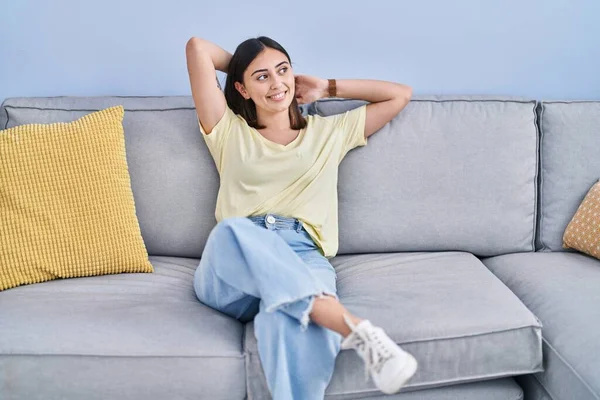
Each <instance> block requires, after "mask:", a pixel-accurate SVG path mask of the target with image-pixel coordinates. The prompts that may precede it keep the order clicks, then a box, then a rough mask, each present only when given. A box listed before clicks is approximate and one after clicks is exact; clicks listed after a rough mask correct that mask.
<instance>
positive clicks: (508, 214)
mask: <svg viewBox="0 0 600 400" xmlns="http://www.w3.org/2000/svg"><path fill="white" fill-rule="evenodd" d="M360 104H364V102H357V101H353V100H335V99H334V100H331V99H326V100H320V101H319V102H317V103H315V104H313V105H312V106H311V107H310V108H305V109H304V112H305V113H306V111H307V109H308V110H309V112H311V113H312V112H315V113H319V114H321V115H332V114H336V113H339V112H343V111H346V110H348V109H351V108H354V107H356V106H358V105H360ZM114 105H123V107H124V108H125V117H124V120H123V125H124V129H125V142H126V148H127V162H128V165H129V171H130V175H131V184H132V190H133V193H134V198H135V204H136V212H137V215H138V219H139V222H140V228H141V231H142V236H143V237H144V241H145V243H146V247H147V249H148V252H149V254H151V255H164V256H179V257H193V258H198V257H200V255H201V254H202V250H203V248H204V243H205V242H206V239H207V238H208V234H209V233H210V230H211V229H212V228H213V227H214V225H215V224H216V221H215V218H214V209H215V203H216V195H217V190H218V184H219V177H218V174H217V172H216V169H215V167H214V164H213V161H212V159H211V157H210V154H209V153H208V151H207V149H206V145H205V144H204V142H203V140H202V137H201V133H200V130H199V128H198V125H197V119H196V111H195V108H194V104H193V101H192V98H191V96H166V97H48V98H33V97H30V98H11V99H7V100H6V101H5V102H4V103H3V106H2V109H1V110H0V129H4V128H5V127H13V126H16V125H21V124H27V123H52V122H69V121H73V120H75V119H77V118H79V117H81V116H83V115H85V114H88V113H90V112H93V111H97V110H101V109H103V108H107V107H110V106H114ZM535 105H536V103H535V101H532V100H525V99H512V98H484V97H457V98H448V97H416V98H415V99H414V100H413V101H411V103H410V104H409V105H408V106H407V108H406V109H405V110H404V111H403V112H402V113H400V114H399V115H398V116H397V117H395V118H394V119H393V120H392V121H391V122H390V123H389V124H388V125H386V126H385V127H384V128H382V129H381V130H380V132H378V133H377V134H376V135H375V136H373V137H371V138H370V139H369V144H368V146H366V147H363V148H358V149H356V150H354V151H351V152H350V153H349V154H348V155H347V156H346V159H345V160H344V161H343V162H342V164H341V165H340V182H339V200H340V202H339V226H340V250H339V254H348V253H361V252H380V251H381V252H387V251H445V250H462V251H467V252H471V253H474V254H475V255H478V256H493V255H498V254H505V253H511V252H523V251H533V249H534V237H535V221H536V207H535V205H536V196H537V191H536V171H537V134H536V119H535Z"/></svg>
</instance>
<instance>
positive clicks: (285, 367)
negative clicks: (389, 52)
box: [186, 36, 417, 400]
mask: <svg viewBox="0 0 600 400" xmlns="http://www.w3.org/2000/svg"><path fill="white" fill-rule="evenodd" d="M186 55H187V67H188V72H189V76H190V83H191V87H192V96H193V99H194V103H195V106H196V110H197V114H198V123H199V127H200V131H201V132H202V136H203V137H204V140H205V142H206V144H207V146H208V149H209V151H210V153H211V155H212V157H213V159H214V161H215V165H216V168H217V170H218V172H219V175H220V188H219V193H218V196H217V206H216V212H215V216H216V219H217V222H218V223H217V226H216V227H215V228H214V229H213V230H212V231H211V233H210V235H209V237H208V240H207V243H206V246H205V249H204V252H203V254H202V259H201V261H200V265H199V266H198V268H197V270H196V273H195V276H194V289H195V291H196V294H197V296H198V298H199V300H200V301H201V302H202V303H204V304H206V305H208V306H210V307H212V308H215V309H217V310H219V311H221V312H223V313H226V314H227V315H230V316H231V317H234V318H236V319H238V320H240V321H242V322H247V321H250V320H252V319H254V329H255V336H256V339H257V342H258V351H259V356H260V360H261V363H262V366H263V369H264V372H265V376H266V379H267V384H268V387H269V390H270V392H271V395H272V396H273V398H274V399H275V400H278V399H302V400H312V399H322V398H323V397H324V393H325V388H326V387H327V385H328V383H329V381H330V379H331V376H332V374H333V369H334V363H335V358H336V356H337V354H338V352H339V351H340V349H354V350H356V352H357V353H358V355H359V356H360V357H361V358H362V359H363V360H364V362H365V372H366V374H367V375H366V377H367V379H368V373H369V372H370V374H371V377H372V378H373V382H374V383H375V385H376V386H377V387H378V388H379V389H380V390H381V391H383V392H384V393H388V394H390V393H395V392H397V391H398V390H400V388H401V387H402V386H403V385H404V384H405V383H406V381H408V379H410V377H411V376H412V375H413V374H414V373H415V371H416V368H417V362H416V361H415V359H414V358H413V357H412V356H411V355H410V354H408V353H407V352H405V351H403V350H402V349H401V348H400V347H398V346H397V345H396V344H395V343H394V342H393V341H392V340H391V339H390V338H389V337H388V336H387V334H386V333H385V332H384V331H383V330H382V329H381V328H379V327H376V326H374V325H372V324H371V323H370V322H369V321H368V320H366V319H361V318H359V317H357V316H355V315H352V314H351V313H350V312H348V310H346V308H344V306H343V305H342V304H341V303H340V302H339V298H338V296H337V291H336V275H335V270H334V268H333V267H332V265H331V264H330V263H329V260H328V259H329V258H331V257H333V256H334V255H335V254H336V253H337V250H338V223H337V215H338V210H337V177H338V165H339V163H340V162H341V161H342V159H343V158H344V156H345V155H346V153H347V152H348V151H350V150H351V149H353V148H355V147H357V146H364V145H366V144H367V138H368V137H369V136H371V135H372V134H373V133H375V132H376V131H377V130H379V129H380V128H381V127H383V126H384V125H385V124H386V123H388V122H389V121H390V120H391V119H392V118H393V117H394V116H396V114H398V113H399V112H400V111H401V110H402V109H403V108H404V107H405V106H406V104H407V103H408V102H409V101H410V97H411V88H410V87H408V86H406V85H402V84H398V83H393V82H383V81H376V80H338V81H335V80H326V79H319V78H316V77H312V76H303V75H294V72H293V68H292V62H291V59H290V57H289V55H288V53H287V52H286V51H285V50H284V48H283V47H281V45H279V44H278V43H277V42H275V41H274V40H272V39H270V38H268V37H264V36H261V37H258V38H255V39H248V40H246V41H244V42H243V43H241V44H240V45H239V46H238V47H237V49H236V50H235V52H234V54H233V55H231V54H229V53H228V52H227V51H225V50H223V49H222V48H220V47H219V46H217V45H215V44H213V43H211V42H209V41H206V40H203V39H200V38H195V37H194V38H191V39H190V40H189V41H188V43H187V45H186ZM215 70H219V71H223V72H226V73H227V81H226V84H225V90H224V92H225V93H224V94H223V92H222V91H221V90H220V87H219V85H218V81H217V84H215V78H216V72H215ZM330 95H332V96H335V97H346V98H354V99H362V100H366V101H368V102H370V104H367V105H364V106H361V107H358V108H356V109H354V110H351V111H348V112H345V113H343V114H338V115H334V116H329V117H320V116H308V117H306V118H305V117H303V116H302V114H301V112H300V110H299V107H298V104H299V103H302V104H304V103H310V102H313V101H315V100H318V99H320V98H322V97H328V96H330ZM311 322H312V323H311Z"/></svg>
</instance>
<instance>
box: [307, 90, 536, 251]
mask: <svg viewBox="0 0 600 400" xmlns="http://www.w3.org/2000/svg"><path fill="white" fill-rule="evenodd" d="M361 104H364V102H362V101H356V100H353V101H348V100H335V99H334V100H329V99H328V100H322V101H319V102H318V103H317V104H316V112H317V113H319V114H320V115H332V114H337V113H340V112H343V111H346V110H348V109H352V108H354V107H357V106H359V105H361ZM535 107H536V102H535V101H533V100H525V99H514V98H490V97H479V96H469V97H448V96H446V97H441V96H435V97H416V98H414V99H413V100H412V101H411V102H410V103H409V104H408V106H407V107H406V108H405V109H404V110H403V111H402V112H401V113H400V114H398V116H396V117H395V118H394V119H393V120H392V121H391V122H390V123H389V124H387V125H386V126H385V127H383V128H382V129H381V130H380V131H379V132H377V133H376V134H375V136H373V137H372V138H370V139H369V143H368V145H367V146H366V147H363V148H359V149H358V150H356V151H352V152H350V153H349V154H348V155H347V156H346V159H345V160H344V161H343V162H342V164H341V166H340V181H339V189H338V190H339V220H340V222H339V225H340V253H361V252H387V251H446V250H462V251H468V252H471V253H473V254H475V255H477V256H493V255H499V254H505V253H513V252H527V251H533V250H534V238H535V233H534V232H535V222H536V195H537V183H536V171H537V125H536V114H535Z"/></svg>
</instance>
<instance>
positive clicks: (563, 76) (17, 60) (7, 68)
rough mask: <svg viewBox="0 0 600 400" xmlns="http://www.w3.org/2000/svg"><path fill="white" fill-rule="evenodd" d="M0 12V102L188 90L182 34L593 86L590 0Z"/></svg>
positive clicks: (182, 2)
mask: <svg viewBox="0 0 600 400" xmlns="http://www.w3.org/2000/svg"><path fill="white" fill-rule="evenodd" d="M0 21H1V22H0V101H2V100H3V99H4V98H7V97H17V96H61V95H72V96H95V95H189V94H190V89H189V80H188V75H187V69H186V63H185V43H186V41H187V40H188V39H189V38H190V37H191V36H199V37H203V38H205V39H208V40H211V41H214V42H216V43H217V44H219V45H220V46H221V47H224V48H225V49H227V50H228V51H230V52H233V51H234V49H235V47H236V46H237V44H239V43H240V42H241V41H243V40H244V39H246V38H248V37H252V36H258V35H267V36H270V37H272V38H273V39H275V40H277V41H279V42H280V43H281V44H282V45H283V46H284V47H285V48H286V49H287V50H288V52H289V53H290V55H291V57H292V62H293V63H294V64H295V68H296V70H295V72H296V73H302V74H311V75H317V76H320V77H322V78H328V77H335V78H338V79H343V78H370V79H383V80H393V81H398V82H403V83H407V84H409V85H411V86H412V87H413V88H414V92H415V93H416V94H493V95H514V96H525V97H530V98H536V99H600V0H545V1H543V0H522V1H517V0H497V1H486V0H413V1H404V0H402V1H393V0H387V1H377V0H368V1H365V0H363V1H355V0H339V1H328V0H304V1H296V2H290V1H286V0H279V1H260V0H248V1H241V0H237V1H232V0H220V1H219V0H217V1H210V2H208V1H198V0H173V1H164V0H162V1H155V0H103V1H90V0H85V1H84V0H55V1H46V0H0ZM220 77H221V78H223V75H222V74H220Z"/></svg>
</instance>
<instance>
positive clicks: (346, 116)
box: [332, 104, 367, 162]
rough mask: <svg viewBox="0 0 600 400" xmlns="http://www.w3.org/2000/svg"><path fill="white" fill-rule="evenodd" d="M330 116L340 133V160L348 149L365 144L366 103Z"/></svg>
mask: <svg viewBox="0 0 600 400" xmlns="http://www.w3.org/2000/svg"><path fill="white" fill-rule="evenodd" d="M332 118H333V123H334V125H335V129H336V130H338V131H339V132H340V133H342V152H341V154H340V162H341V161H342V159H343V158H344V157H345V156H346V154H347V153H348V152H349V151H350V150H352V149H354V148H355V147H359V146H365V145H366V144H367V138H365V125H366V120H367V105H366V104H365V105H362V106H360V107H357V108H355V109H353V110H349V111H346V112H345V113H341V114H337V115H335V116H333V117H332Z"/></svg>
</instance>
